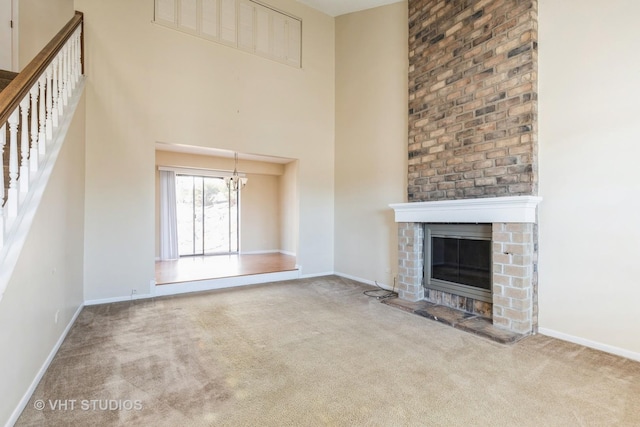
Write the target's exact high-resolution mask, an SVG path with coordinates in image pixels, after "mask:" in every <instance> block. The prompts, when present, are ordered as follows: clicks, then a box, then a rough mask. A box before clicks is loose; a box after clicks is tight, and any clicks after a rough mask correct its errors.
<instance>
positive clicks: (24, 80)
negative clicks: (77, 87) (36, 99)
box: [0, 11, 84, 126]
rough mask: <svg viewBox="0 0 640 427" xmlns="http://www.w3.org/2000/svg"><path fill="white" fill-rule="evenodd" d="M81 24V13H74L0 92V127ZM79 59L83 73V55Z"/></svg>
mask: <svg viewBox="0 0 640 427" xmlns="http://www.w3.org/2000/svg"><path fill="white" fill-rule="evenodd" d="M82 22H83V14H82V12H78V11H76V13H75V15H74V17H73V18H71V20H70V21H69V22H68V23H67V24H66V25H65V26H64V27H63V28H62V29H61V30H60V31H59V32H58V34H56V36H55V37H54V38H53V39H51V41H50V42H49V43H48V44H47V45H46V46H45V47H44V49H42V50H41V51H40V53H38V54H37V55H36V57H35V58H33V60H32V61H31V62H30V63H29V64H28V65H27V66H26V67H25V68H24V69H23V70H22V71H21V72H20V73H19V74H18V75H17V76H16V78H15V79H13V81H12V82H11V83H9V85H8V86H7V87H6V88H5V89H4V90H3V91H2V92H0V126H2V124H4V123H5V122H6V121H7V120H8V119H9V116H10V115H11V112H12V111H14V110H15V109H16V108H17V107H18V105H19V104H20V101H22V99H23V98H24V97H25V96H26V95H27V94H28V93H29V90H31V88H32V87H33V85H34V84H35V83H36V82H37V81H38V79H39V78H40V76H41V75H42V73H43V72H44V71H45V70H46V69H47V67H48V66H49V64H51V62H52V61H53V58H55V56H56V55H57V53H58V52H59V51H60V49H62V47H63V46H64V44H65V43H66V42H67V40H69V38H70V37H71V35H72V34H73V32H74V31H75V30H76V28H78V26H80V25H82ZM81 58H82V61H83V64H82V67H83V71H84V54H83V55H82V56H81Z"/></svg>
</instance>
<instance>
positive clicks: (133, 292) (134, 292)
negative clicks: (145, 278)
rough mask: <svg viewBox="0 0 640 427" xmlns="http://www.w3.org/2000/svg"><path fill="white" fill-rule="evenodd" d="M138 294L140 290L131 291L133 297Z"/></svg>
mask: <svg viewBox="0 0 640 427" xmlns="http://www.w3.org/2000/svg"><path fill="white" fill-rule="evenodd" d="M137 294H138V290H137V289H135V288H134V289H131V296H132V297H133V296H134V295H137Z"/></svg>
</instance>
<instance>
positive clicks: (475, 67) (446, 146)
mask: <svg viewBox="0 0 640 427" xmlns="http://www.w3.org/2000/svg"><path fill="white" fill-rule="evenodd" d="M537 11H538V4H537V0H409V187H408V193H409V201H410V202H414V201H416V202H417V201H430V200H451V199H463V198H477V197H496V196H513V195H535V194H537V66H538V64H537V47H538V46H537V34H538V24H537V19H538V17H537Z"/></svg>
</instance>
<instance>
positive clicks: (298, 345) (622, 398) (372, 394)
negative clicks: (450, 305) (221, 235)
mask: <svg viewBox="0 0 640 427" xmlns="http://www.w3.org/2000/svg"><path fill="white" fill-rule="evenodd" d="M365 289H368V287H365V286H363V285H361V284H358V283H355V282H352V281H349V280H346V279H341V278H337V277H333V276H331V277H323V278H317V279H307V280H299V281H292V282H283V283H276V284H268V285H262V286H256V287H248V288H242V289H235V290H228V291H216V292H211V293H204V294H197V295H190V296H181V297H170V298H163V299H156V300H155V301H151V300H149V301H138V302H131V303H129V302H128V303H118V304H111V305H102V306H93V307H87V308H85V309H84V310H83V311H82V313H81V314H80V317H79V318H78V321H77V322H76V324H75V326H74V327H73V329H72V330H71V332H70V334H69V336H68V338H67V340H66V341H65V342H64V344H63V346H62V348H61V349H60V351H59V353H58V355H57V356H56V358H55V360H54V361H53V363H52V365H51V367H50V368H49V370H48V371H47V373H46V375H45V377H44V378H43V380H42V382H41V383H40V385H39V386H38V388H37V390H36V392H35V394H34V396H33V397H32V400H31V402H30V403H29V405H28V406H27V408H26V409H25V411H24V413H23V414H22V416H21V418H20V420H19V421H18V424H17V425H18V426H27V425H38V426H40V425H46V426H66V425H70V426H91V425H94V426H111V425H131V426H209V425H212V426H213V425H215V426H325V425H328V426H457V425H460V426H611V425H624V426H627V425H628V426H638V425H640V363H636V362H632V361H630V360H627V359H623V358H619V357H615V356H612V355H608V354H605V353H601V352H598V351H594V350H590V349H587V348H584V347H580V346H577V345H573V344H569V343H565V342H562V341H558V340H554V339H551V338H547V337H543V336H534V337H530V338H527V339H525V340H523V341H521V342H520V343H518V344H515V345H513V346H505V345H501V344H497V343H494V342H492V341H488V340H486V339H484V338H480V337H477V336H474V335H471V334H468V333H465V332H462V331H458V330H455V329H453V328H451V327H448V326H445V325H443V324H440V323H438V322H434V321H431V320H428V319H425V318H422V317H419V316H416V315H412V314H409V313H406V312H403V311H400V310H398V309H395V308H392V307H389V306H387V305H384V304H380V303H379V302H378V301H376V300H375V299H371V298H368V297H366V296H364V295H362V291H363V290H365ZM38 399H42V400H45V403H46V405H45V406H46V408H45V409H44V410H41V411H39V410H36V409H35V408H34V405H37V404H38V403H37V402H36V400H38ZM49 400H51V401H53V403H55V401H56V400H57V401H60V400H67V410H60V409H57V410H52V409H51V408H50V406H51V404H50V402H48V401H49ZM71 400H75V401H76V403H75V408H74V409H70V408H69V407H70V403H69V402H70V401H71ZM91 400H95V403H91ZM83 401H84V402H83ZM109 401H111V402H115V403H108V402H109ZM82 405H84V407H82ZM92 405H94V406H95V409H93V407H92ZM100 405H102V406H103V407H107V406H109V405H111V406H120V407H121V410H119V409H113V410H111V409H104V410H103V409H100ZM131 406H134V407H133V408H131Z"/></svg>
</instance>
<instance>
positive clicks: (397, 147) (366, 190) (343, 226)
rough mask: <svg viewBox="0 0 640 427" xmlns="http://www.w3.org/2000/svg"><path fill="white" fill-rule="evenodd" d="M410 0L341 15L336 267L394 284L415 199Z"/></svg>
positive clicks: (338, 25)
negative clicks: (402, 211)
mask: <svg viewBox="0 0 640 427" xmlns="http://www.w3.org/2000/svg"><path fill="white" fill-rule="evenodd" d="M407 13H408V9H407V2H406V1H403V2H400V3H395V4H391V5H388V6H383V7H378V8H375V9H369V10H365V11H362V12H356V13H351V14H347V15H342V16H339V17H338V18H336V210H335V212H336V220H335V223H336V226H335V241H336V244H335V258H336V259H335V268H336V272H338V273H340V274H345V275H348V276H352V277H357V278H360V279H365V280H368V281H374V280H377V281H378V282H379V283H382V284H386V285H393V278H394V277H395V276H396V275H397V246H398V244H397V242H398V240H397V225H396V223H395V222H394V219H393V211H392V209H391V208H389V204H390V203H400V202H404V201H406V198H407V191H406V188H407V185H406V182H407V141H408V136H407V129H408V124H407V105H408V100H407V92H408V89H407V71H408V66H409V64H408V58H409V55H408V52H407V50H408V47H407V40H408V28H407V22H408V17H407Z"/></svg>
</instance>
